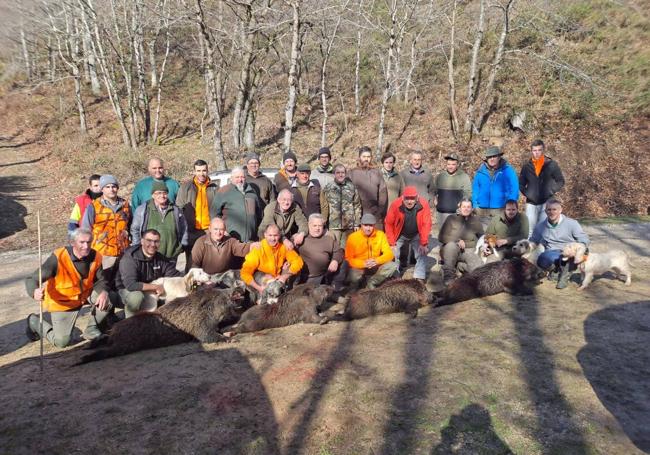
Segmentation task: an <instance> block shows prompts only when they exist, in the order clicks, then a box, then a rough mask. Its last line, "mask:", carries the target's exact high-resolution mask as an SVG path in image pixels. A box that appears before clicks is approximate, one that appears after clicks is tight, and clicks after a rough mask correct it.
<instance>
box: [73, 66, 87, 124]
mask: <svg viewBox="0 0 650 455" xmlns="http://www.w3.org/2000/svg"><path fill="white" fill-rule="evenodd" d="M73 77H74V98H75V102H76V103H77V111H78V112H79V131H81V134H86V133H87V132H88V124H87V123H86V108H85V106H84V103H83V98H82V97H81V74H80V71H79V68H78V67H75V68H73Z"/></svg>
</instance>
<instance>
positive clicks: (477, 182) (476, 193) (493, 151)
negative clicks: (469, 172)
mask: <svg viewBox="0 0 650 455" xmlns="http://www.w3.org/2000/svg"><path fill="white" fill-rule="evenodd" d="M484 161H485V162H484V163H483V164H481V166H480V167H479V168H478V170H477V171H476V175H474V181H473V182H472V205H473V207H474V208H475V209H476V211H477V214H478V216H479V218H480V219H481V224H483V228H485V227H486V226H487V225H488V224H489V223H490V220H491V219H492V217H494V216H500V215H501V213H502V212H503V209H504V207H505V206H506V201H507V200H510V199H512V200H514V201H516V200H517V199H518V198H519V179H518V178H517V173H516V172H515V170H514V169H513V167H512V166H511V165H510V164H508V162H507V161H506V160H505V159H504V158H503V152H502V151H501V149H500V148H499V147H495V146H492V147H488V149H487V150H486V151H485V159H484Z"/></svg>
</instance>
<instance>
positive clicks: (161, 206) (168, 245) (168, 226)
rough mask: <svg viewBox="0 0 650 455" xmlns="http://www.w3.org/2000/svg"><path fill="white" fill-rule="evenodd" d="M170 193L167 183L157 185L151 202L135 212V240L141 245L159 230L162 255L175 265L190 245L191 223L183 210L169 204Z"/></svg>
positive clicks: (153, 190)
mask: <svg viewBox="0 0 650 455" xmlns="http://www.w3.org/2000/svg"><path fill="white" fill-rule="evenodd" d="M168 194H169V190H168V189H167V186H166V185H165V183H164V182H153V184H152V185H151V199H149V201H147V202H145V203H144V204H141V205H140V207H138V208H136V209H135V213H134V215H133V223H132V224H131V238H132V239H133V243H134V244H136V243H140V239H141V238H142V235H143V234H144V233H145V232H147V231H150V230H152V229H153V230H156V231H157V232H159V233H160V246H159V248H158V252H159V253H160V254H162V255H163V256H165V257H166V258H168V259H169V260H171V261H172V262H173V263H174V264H175V263H176V259H177V258H178V255H179V254H181V253H182V252H183V247H186V246H187V244H188V235H187V221H186V220H185V216H184V215H183V211H182V210H181V209H180V208H179V207H177V206H176V205H174V204H173V203H172V202H170V201H169V196H168Z"/></svg>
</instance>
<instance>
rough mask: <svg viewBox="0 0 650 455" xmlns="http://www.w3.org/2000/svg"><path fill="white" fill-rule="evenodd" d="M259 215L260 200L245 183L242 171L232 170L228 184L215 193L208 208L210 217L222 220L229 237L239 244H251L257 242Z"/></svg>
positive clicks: (238, 168)
mask: <svg viewBox="0 0 650 455" xmlns="http://www.w3.org/2000/svg"><path fill="white" fill-rule="evenodd" d="M261 213H262V211H261V203H260V199H259V197H258V196H257V192H256V191H255V189H254V188H253V187H252V186H251V185H250V184H248V183H246V176H245V173H244V169H243V168H241V167H236V168H234V169H233V170H232V172H231V173H230V183H229V184H228V185H226V186H224V187H223V188H220V189H219V191H217V194H216V196H215V198H214V201H213V202H212V205H211V206H210V217H211V218H214V217H219V218H222V219H223V220H224V221H225V222H226V228H227V229H228V235H230V236H231V237H234V238H235V239H237V240H239V241H240V242H252V241H253V240H257V226H258V225H259V221H260V218H261Z"/></svg>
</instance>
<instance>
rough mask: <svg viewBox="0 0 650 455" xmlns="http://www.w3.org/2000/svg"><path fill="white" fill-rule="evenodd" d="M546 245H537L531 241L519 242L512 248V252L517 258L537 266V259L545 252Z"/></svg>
mask: <svg viewBox="0 0 650 455" xmlns="http://www.w3.org/2000/svg"><path fill="white" fill-rule="evenodd" d="M544 250H545V248H544V245H541V244H535V243H533V242H531V241H529V240H526V239H523V240H517V242H516V243H515V244H514V245H513V247H512V252H513V253H514V254H516V255H517V256H521V257H522V258H524V259H528V260H529V261H530V262H532V263H533V264H537V258H538V257H539V255H540V254H542V253H543V252H544Z"/></svg>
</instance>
